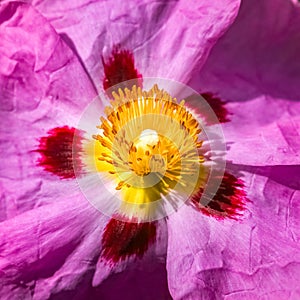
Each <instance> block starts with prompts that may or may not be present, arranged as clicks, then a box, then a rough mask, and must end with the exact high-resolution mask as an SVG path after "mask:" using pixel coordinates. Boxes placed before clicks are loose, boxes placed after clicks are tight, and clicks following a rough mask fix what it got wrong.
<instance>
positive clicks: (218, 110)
mask: <svg viewBox="0 0 300 300" xmlns="http://www.w3.org/2000/svg"><path fill="white" fill-rule="evenodd" d="M201 96H202V97H203V98H204V99H205V100H206V102H207V103H208V104H209V105H210V107H211V108H212V109H213V111H214V112H215V114H216V116H217V118H218V120H219V122H220V123H225V122H229V121H230V120H229V118H228V115H229V113H228V110H227V109H226V107H225V104H226V102H225V101H223V100H221V99H220V98H218V97H216V96H214V95H213V94H212V93H202V94H201Z"/></svg>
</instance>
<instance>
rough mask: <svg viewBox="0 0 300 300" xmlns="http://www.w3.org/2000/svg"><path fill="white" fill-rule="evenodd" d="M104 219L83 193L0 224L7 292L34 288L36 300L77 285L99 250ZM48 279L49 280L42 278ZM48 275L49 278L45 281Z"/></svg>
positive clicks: (0, 258)
mask: <svg viewBox="0 0 300 300" xmlns="http://www.w3.org/2000/svg"><path fill="white" fill-rule="evenodd" d="M106 222H107V218H106V217H103V216H102V215H101V214H100V213H99V212H98V211H97V210H96V209H95V208H94V207H92V206H91V205H90V204H89V203H88V202H87V201H86V200H85V199H83V198H82V197H69V198H64V199H61V200H57V201H56V202H55V203H53V204H51V205H44V206H43V207H40V208H37V209H34V210H31V211H29V212H26V213H24V214H21V215H20V216H17V217H15V218H12V219H10V220H7V221H4V222H2V223H1V224H0V227H1V230H0V232H1V234H0V249H1V250H0V253H1V256H0V276H1V283H3V284H4V285H5V286H6V290H5V294H3V293H2V294H1V299H2V296H6V293H8V289H10V290H9V293H8V295H11V296H12V294H13V291H14V289H17V290H18V289H19V288H25V287H26V289H27V290H30V289H31V286H32V285H33V284H34V285H35V289H34V294H35V296H36V299H46V298H48V297H49V296H50V295H51V294H52V293H53V294H55V292H56V291H59V290H63V289H67V288H68V287H72V286H76V284H78V281H79V280H80V278H81V276H82V275H83V274H84V273H85V272H87V271H88V270H89V269H91V268H93V258H95V257H96V258H97V255H99V252H100V249H101V239H100V238H99V237H100V236H101V231H102V230H103V228H104V226H105V223H106ZM43 278H45V279H43ZM46 279H47V280H46Z"/></svg>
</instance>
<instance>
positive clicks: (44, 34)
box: [0, 2, 96, 219]
mask: <svg viewBox="0 0 300 300" xmlns="http://www.w3.org/2000/svg"><path fill="white" fill-rule="evenodd" d="M0 15H1V18H2V24H1V27H0V35H1V36H2V38H1V40H0V53H1V55H0V56H1V60H2V63H1V65H0V89H1V91H2V93H3V95H4V97H0V102H1V105H0V117H1V119H2V120H3V122H1V125H0V135H1V138H0V148H1V153H2V160H1V171H0V178H1V183H2V185H3V186H5V190H4V194H3V197H2V200H1V202H2V203H6V204H8V203H10V204H9V206H10V207H7V205H4V204H1V209H8V211H6V212H5V211H2V212H1V213H0V215H1V218H2V219H5V218H9V217H12V216H14V215H16V214H17V213H18V212H22V211H26V210H28V209H31V208H32V207H34V206H39V205H42V204H43V203H49V202H51V201H53V199H54V198H55V197H58V195H61V194H63V193H64V192H65V189H66V186H65V183H63V184H61V183H60V182H58V181H57V178H54V177H52V176H50V175H48V174H46V172H44V171H43V170H42V168H40V167H37V161H38V159H39V154H38V153H36V152H33V150H35V149H37V146H38V140H39V138H40V137H41V136H44V135H45V134H46V133H47V131H49V130H50V129H52V128H53V127H55V126H64V125H69V126H72V125H73V126H76V124H77V122H78V119H79V117H80V114H81V111H82V109H83V108H84V107H85V106H86V105H87V103H89V101H91V100H92V99H93V98H94V97H95V96H96V91H95V89H94V87H93V85H92V84H91V82H90V80H89V78H88V76H87V75H86V73H85V71H84V70H83V69H82V67H81V65H80V63H79V61H78V59H77V58H76V56H75V55H74V53H73V52H72V51H71V50H70V49H69V48H68V46H67V45H66V44H65V43H64V42H63V41H62V39H61V38H60V37H59V36H58V35H57V33H56V32H55V31H54V29H53V28H52V27H51V25H49V23H48V22H47V20H46V19H44V18H43V17H42V16H41V15H40V14H39V13H38V12H37V11H35V10H34V9H33V8H32V7H30V6H29V5H27V4H24V3H20V2H10V3H6V4H2V5H1V11H0ZM77 189H78V188H77V185H76V183H75V182H72V183H70V186H69V188H68V190H69V192H70V193H72V192H76V191H77ZM4 206H5V207H6V208H5V207H4Z"/></svg>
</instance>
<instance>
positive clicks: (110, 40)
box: [33, 0, 240, 86]
mask: <svg viewBox="0 0 300 300" xmlns="http://www.w3.org/2000/svg"><path fill="white" fill-rule="evenodd" d="M33 4H34V5H36V6H37V8H38V9H39V10H40V11H41V12H42V13H43V14H44V15H45V16H46V17H47V18H48V19H50V20H51V23H52V24H53V26H54V27H55V28H56V30H57V31H58V32H60V33H63V34H64V37H65V39H68V40H71V41H70V43H72V44H73V45H74V48H75V49H77V51H78V53H79V55H80V56H81V57H82V59H83V62H84V64H85V65H86V67H87V69H88V70H89V73H90V74H91V75H92V78H93V79H94V82H95V84H96V85H97V86H100V82H101V81H102V79H103V78H101V77H103V76H104V74H103V66H102V65H101V61H100V57H101V55H102V54H106V55H108V57H109V56H110V55H111V52H112V49H113V47H114V46H115V45H121V46H122V48H124V49H127V50H130V51H133V52H134V56H135V58H136V61H137V68H138V70H139V71H140V73H142V75H143V76H150V77H151V76H152V77H153V76H154V77H166V78H170V79H174V80H180V81H183V82H184V81H186V80H188V79H190V77H191V76H192V75H191V73H192V71H193V69H194V68H195V67H197V70H198V69H199V68H200V67H201V65H202V64H203V63H204V61H205V60H206V58H207V55H208V53H209V51H210V49H211V47H212V46H213V45H214V43H215V42H216V41H217V40H218V39H219V37H220V36H221V35H222V34H223V33H224V32H225V31H226V30H227V28H228V27H229V26H230V24H231V23H232V22H233V20H234V18H235V17H236V15H237V11H238V8H239V4H240V1H239V0H226V1H225V2H224V1H211V2H209V3H204V2H203V3H199V4H197V7H195V6H194V5H193V6H192V7H191V6H190V4H189V3H187V2H186V1H179V2H173V1H165V2H162V3H161V2H156V1H152V0H150V1H149V0H145V1H142V2H139V3H138V4H137V3H135V2H132V3H130V2H123V1H113V2H109V3H108V2H101V1H99V2H94V1H93V2H91V1H75V2H74V1H73V2H72V3H71V2H68V1H64V3H61V2H57V4H56V3H54V5H53V1H36V2H35V1H34V2H33ZM99 15H101V17H99ZM83 16H84V17H83ZM87 16H88V17H87ZM71 25H72V26H71ZM108 33H109V34H108ZM107 52H108V53H107ZM166 66H168V67H166ZM183 67H184V69H183Z"/></svg>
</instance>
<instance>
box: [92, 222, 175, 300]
mask: <svg viewBox="0 0 300 300" xmlns="http://www.w3.org/2000/svg"><path fill="white" fill-rule="evenodd" d="M166 239H167V228H166V224H165V222H164V221H160V222H157V223H156V238H155V242H154V243H152V244H150V245H149V248H148V249H147V252H145V253H144V254H143V257H140V258H139V257H138V256H136V255H133V256H127V257H126V259H123V260H120V261H118V262H113V263H112V262H111V261H107V260H106V258H105V257H104V256H103V253H102V256H101V257H100V259H99V261H98V263H97V269H96V272H95V275H94V278H93V285H94V286H95V287H96V288H97V290H98V291H99V293H100V295H101V296H102V297H103V298H104V299H106V298H107V299H118V298H119V297H120V294H121V295H122V298H124V299H145V298H147V297H149V299H153V298H158V299H171V297H170V295H169V290H168V285H167V276H166V269H165V263H166V251H167V241H166ZM104 250H105V249H104ZM139 283H140V284H139ZM115 284H117V286H118V287H119V288H118V289H115V288H114V287H115Z"/></svg>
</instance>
